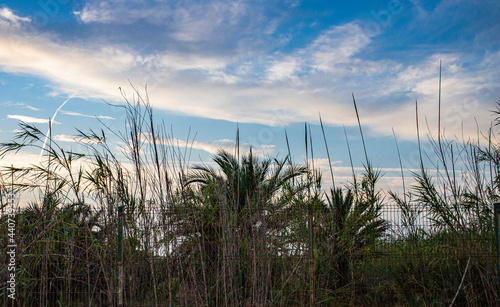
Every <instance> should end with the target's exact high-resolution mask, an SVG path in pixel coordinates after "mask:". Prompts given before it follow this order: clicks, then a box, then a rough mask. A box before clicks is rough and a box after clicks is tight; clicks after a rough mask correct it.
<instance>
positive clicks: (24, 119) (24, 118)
mask: <svg viewBox="0 0 500 307" xmlns="http://www.w3.org/2000/svg"><path fill="white" fill-rule="evenodd" d="M7 118H10V119H17V120H19V121H22V122H25V123H31V124H48V123H49V120H48V119H43V118H36V117H31V116H25V115H10V114H9V115H7ZM53 123H54V124H59V123H58V122H53Z"/></svg>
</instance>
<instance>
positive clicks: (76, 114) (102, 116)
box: [60, 110, 115, 119]
mask: <svg viewBox="0 0 500 307" xmlns="http://www.w3.org/2000/svg"><path fill="white" fill-rule="evenodd" d="M60 112H61V113H63V114H66V115H70V116H80V117H88V118H99V119H115V118H114V117H111V116H106V115H87V114H82V113H78V112H72V111H64V110H61V111H60Z"/></svg>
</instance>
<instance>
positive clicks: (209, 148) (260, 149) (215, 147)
mask: <svg viewBox="0 0 500 307" xmlns="http://www.w3.org/2000/svg"><path fill="white" fill-rule="evenodd" d="M171 144H173V145H174V146H179V147H188V148H193V149H199V150H203V151H206V152H208V153H211V154H216V153H218V152H219V150H225V151H228V152H231V153H232V152H235V151H236V142H235V141H232V140H228V139H223V140H216V141H213V142H203V141H189V142H186V141H184V140H180V139H172V140H171ZM239 145H240V149H239V150H240V152H241V153H248V152H250V148H251V149H252V151H253V153H254V154H256V155H259V156H265V155H266V154H270V153H272V152H273V150H274V148H275V146H274V145H258V146H254V145H251V144H247V143H242V144H239Z"/></svg>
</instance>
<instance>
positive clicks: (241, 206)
mask: <svg viewBox="0 0 500 307" xmlns="http://www.w3.org/2000/svg"><path fill="white" fill-rule="evenodd" d="M124 99H125V102H126V104H125V105H124V106H123V111H124V112H125V114H126V122H125V128H124V130H123V132H117V131H113V130H111V129H106V128H105V129H103V130H100V131H92V130H91V131H88V132H84V131H78V135H77V137H78V138H79V139H80V140H81V144H82V145H83V146H84V148H85V150H84V152H81V153H75V152H72V151H68V150H66V149H64V148H63V147H61V146H59V145H58V144H57V142H56V141H55V140H53V138H52V136H51V135H50V132H49V135H48V136H46V135H45V134H44V133H42V132H41V131H40V130H39V129H37V128H36V127H35V126H32V125H28V124H25V123H22V124H20V131H19V132H18V133H17V135H16V138H15V139H14V140H13V141H11V142H8V143H3V144H1V145H0V155H1V156H2V157H3V156H5V155H7V154H10V153H13V152H17V151H19V150H24V149H27V148H35V149H38V150H43V159H42V160H41V162H40V163H39V164H37V165H32V166H29V167H23V168H14V167H11V168H8V169H6V170H5V171H2V173H1V177H0V178H1V180H2V181H1V184H2V185H1V189H2V199H1V201H2V202H1V204H2V208H3V207H4V206H5V203H4V199H5V198H4V196H5V193H7V192H8V191H10V189H11V188H16V191H18V193H25V194H31V195H35V196H36V197H37V201H34V202H33V203H30V204H22V205H23V206H22V207H20V208H19V211H18V213H17V215H16V216H17V217H16V218H17V221H18V224H17V225H18V229H17V231H18V234H17V238H18V252H17V255H18V257H17V261H18V262H17V263H18V271H17V280H18V284H17V291H18V300H17V303H18V305H20V306H34V305H39V306H91V305H108V306H113V305H115V304H116V303H117V300H116V299H117V295H116V291H117V286H118V276H117V254H116V250H117V227H118V226H117V225H118V218H117V207H118V206H121V205H124V206H125V208H126V209H125V213H126V217H125V225H124V228H125V231H124V238H125V239H124V270H125V276H126V278H125V279H126V280H125V305H127V306H138V305H143V306H177V305H182V306H188V305H189V306H191V305H196V306H198V305H199V306H243V305H244V306H271V305H279V306H289V305H296V306H299V305H313V304H314V305H379V306H387V305H403V306H422V305H450V304H452V305H456V306H459V305H460V306H486V305H490V306H493V305H496V304H499V303H500V299H499V297H498V295H497V293H498V288H499V285H498V282H497V279H496V271H495V265H494V258H493V256H494V254H495V253H494V249H493V246H494V244H493V243H494V242H493V237H494V236H493V219H492V202H494V201H496V200H498V195H499V194H498V188H499V183H500V179H499V177H498V174H499V170H500V159H499V158H498V157H499V155H498V152H500V148H499V146H500V145H499V143H498V142H497V141H496V139H495V132H494V128H495V127H496V126H495V127H492V130H491V131H490V132H489V133H488V134H487V136H486V144H487V145H481V144H482V143H479V142H478V140H475V141H472V140H455V141H448V140H446V139H445V138H444V136H442V135H439V136H438V140H437V141H435V140H434V139H432V138H431V139H430V140H429V142H430V143H431V144H432V145H433V148H434V149H435V156H436V157H437V159H436V160H433V161H431V162H432V163H434V164H432V165H431V167H427V166H426V165H425V164H424V161H425V163H427V161H428V159H424V157H421V161H422V162H421V165H420V166H421V167H420V171H419V172H415V173H414V174H413V175H414V179H415V180H414V183H413V185H412V186H410V187H409V189H408V190H406V189H405V191H403V195H401V196H400V195H398V194H397V193H394V192H390V193H389V195H390V198H385V197H384V193H383V191H381V190H380V189H379V184H378V182H379V180H380V177H381V173H380V171H379V170H377V169H375V168H374V167H373V166H372V163H371V162H370V161H369V158H368V153H367V151H366V147H365V145H364V139H363V146H364V147H363V148H364V154H365V159H366V161H365V163H364V165H365V170H364V172H363V173H361V174H359V175H358V174H356V173H355V172H354V167H352V170H353V178H352V180H351V182H350V183H348V184H346V185H344V186H340V185H339V184H338V183H339V182H338V180H337V181H336V183H337V185H335V186H333V187H331V188H330V189H327V191H326V192H325V189H324V187H322V177H321V172H320V171H319V170H317V169H315V165H314V149H313V148H314V146H313V139H312V134H311V127H310V126H307V125H306V126H305V131H304V143H305V147H306V161H304V164H303V165H301V164H297V163H293V162H292V161H293V159H292V157H291V156H290V155H288V156H287V157H285V159H282V160H279V159H277V158H272V157H266V158H262V157H256V156H255V155H254V154H253V151H252V150H250V151H249V152H247V153H240V147H239V144H238V143H239V142H238V137H237V145H236V148H235V152H234V154H232V153H230V152H227V151H220V152H218V153H217V154H216V155H214V157H213V159H212V161H211V162H210V163H208V162H207V163H205V164H199V165H194V166H191V165H190V163H189V159H190V158H189V157H190V152H191V148H190V145H189V144H190V143H191V142H192V140H191V139H190V138H189V137H188V140H187V141H186V142H185V143H184V144H187V145H183V146H180V144H179V143H178V141H176V139H175V138H174V136H173V133H172V129H168V128H167V126H166V125H165V124H164V123H163V122H162V123H161V124H157V123H156V122H155V119H154V116H153V112H152V109H151V107H150V105H149V100H148V97H147V95H143V94H141V93H140V92H139V91H138V90H136V89H134V94H133V96H132V97H131V98H128V97H127V96H126V95H124ZM353 103H354V107H355V111H356V116H357V118H358V124H359V128H360V133H361V135H362V128H361V121H360V116H359V113H358V108H357V106H356V102H355V100H354V95H353ZM498 112H499V113H500V109H499V111H498ZM416 115H417V123H418V112H417V113H416ZM320 126H321V129H322V133H323V140H324V142H325V146H326V148H327V151H328V156H329V155H330V151H329V150H328V144H327V138H326V135H325V130H324V129H323V126H322V121H321V119H320ZM417 133H418V137H419V139H420V131H418V129H417ZM395 137H396V136H395ZM46 138H47V140H48V142H47V145H46V146H44V143H45V139H46ZM116 138H117V139H119V140H120V143H121V144H122V147H121V148H122V150H121V152H117V150H116V147H115V142H113V141H112V139H116ZM286 139H287V144H288V136H286ZM346 141H347V146H348V149H349V153H351V152H350V150H351V149H350V148H349V145H348V139H347V137H346ZM328 158H329V161H330V160H331V159H330V156H329V157H328ZM400 161H401V159H400ZM351 165H352V160H351ZM403 168H404V165H402V163H401V170H402V174H403ZM430 169H433V170H434V169H437V170H438V171H435V172H434V171H433V172H432V173H431V171H430ZM329 170H330V176H331V178H332V182H335V174H334V169H333V168H331V167H330V169H329ZM403 180H404V177H403ZM10 181H13V186H11V185H12V184H10V183H9V182H10ZM389 202H394V203H395V204H396V205H397V206H398V208H399V209H398V210H399V211H398V212H399V214H400V225H393V224H391V222H390V221H388V220H385V219H384V218H383V216H384V215H383V213H384V210H386V207H387V206H388V205H389ZM5 220H6V217H5V216H2V223H1V224H0V225H1V226H0V228H1V230H0V231H2V233H6V232H7V231H6V227H7V226H6V222H5ZM424 221H427V222H426V223H427V224H426V225H422V224H423V222H424ZM1 240H2V241H1V242H0V245H2V246H3V247H4V246H5V245H6V244H7V243H6V240H5V237H2V239H1ZM0 259H2V261H3V263H4V264H5V263H6V255H5V254H2V255H1V256H0ZM6 269H7V268H6V266H5V265H4V266H2V268H1V270H2V273H5V272H6ZM2 276H5V274H2ZM2 278H3V277H2ZM4 284H5V283H2V285H4ZM0 297H1V299H2V301H3V302H4V303H5V302H8V299H7V297H6V288H5V287H4V286H3V288H2V292H1V293H0Z"/></svg>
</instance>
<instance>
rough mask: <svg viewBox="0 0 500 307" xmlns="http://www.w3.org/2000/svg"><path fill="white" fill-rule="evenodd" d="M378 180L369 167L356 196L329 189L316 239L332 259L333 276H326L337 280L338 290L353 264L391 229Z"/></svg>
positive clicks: (329, 274)
mask: <svg viewBox="0 0 500 307" xmlns="http://www.w3.org/2000/svg"><path fill="white" fill-rule="evenodd" d="M379 176H380V175H379V173H378V172H376V171H373V170H372V169H371V168H370V166H368V167H367V168H366V173H365V175H364V177H363V180H362V181H361V187H360V189H359V190H358V192H357V193H354V192H353V191H352V189H351V188H347V190H346V191H345V192H344V191H343V189H341V188H336V189H330V196H328V195H327V196H326V199H327V202H324V203H323V206H324V207H323V210H322V212H323V213H325V214H323V217H322V221H321V223H319V227H318V228H319V229H318V234H317V238H318V240H320V241H319V244H320V248H322V249H323V251H322V252H323V253H326V254H327V255H332V256H333V257H327V258H328V259H330V260H331V261H332V262H331V264H332V265H331V266H330V269H331V270H333V272H327V274H326V275H327V276H329V278H331V277H334V279H333V280H332V282H333V283H334V288H335V289H339V288H341V287H344V286H346V285H347V284H348V283H349V280H350V278H349V275H350V274H349V273H350V270H352V266H353V264H354V262H355V261H356V260H357V259H359V258H361V257H362V255H363V252H364V251H365V250H366V249H367V248H368V247H369V246H370V245H371V244H373V243H374V242H375V240H376V239H378V238H380V237H381V236H383V235H384V234H385V232H386V231H387V230H388V228H389V223H388V222H387V221H385V220H384V219H382V218H381V213H382V212H381V210H382V207H381V202H382V201H381V197H380V195H379V194H378V193H376V192H375V183H376V181H377V180H378V178H379ZM325 243H326V244H325ZM324 267H328V266H324V265H323V268H324Z"/></svg>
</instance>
